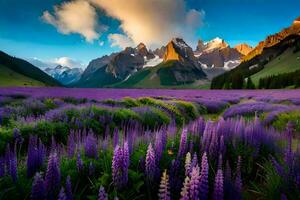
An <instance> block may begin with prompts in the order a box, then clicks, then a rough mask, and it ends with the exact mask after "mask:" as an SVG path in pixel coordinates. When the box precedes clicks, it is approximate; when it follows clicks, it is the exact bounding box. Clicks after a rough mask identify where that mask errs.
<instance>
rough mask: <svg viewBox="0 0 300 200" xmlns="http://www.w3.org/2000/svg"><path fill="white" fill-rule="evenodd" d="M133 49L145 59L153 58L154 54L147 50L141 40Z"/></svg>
mask: <svg viewBox="0 0 300 200" xmlns="http://www.w3.org/2000/svg"><path fill="white" fill-rule="evenodd" d="M135 49H136V53H137V54H139V55H141V56H143V57H144V58H145V59H147V60H150V59H153V58H155V55H154V54H153V53H152V52H151V51H150V50H148V49H147V47H146V45H145V44H144V43H142V42H141V43H140V44H139V45H137V47H136V48H135Z"/></svg>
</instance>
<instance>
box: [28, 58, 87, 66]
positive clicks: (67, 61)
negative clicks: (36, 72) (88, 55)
mask: <svg viewBox="0 0 300 200" xmlns="http://www.w3.org/2000/svg"><path fill="white" fill-rule="evenodd" d="M27 61H28V62H30V63H31V64H33V65H34V66H36V67H39V68H41V69H46V68H55V67H56V66H57V65H62V66H65V67H70V68H84V67H85V65H84V64H82V62H80V61H78V60H74V59H72V58H69V57H60V58H54V59H53V60H41V59H39V58H29V59H27Z"/></svg>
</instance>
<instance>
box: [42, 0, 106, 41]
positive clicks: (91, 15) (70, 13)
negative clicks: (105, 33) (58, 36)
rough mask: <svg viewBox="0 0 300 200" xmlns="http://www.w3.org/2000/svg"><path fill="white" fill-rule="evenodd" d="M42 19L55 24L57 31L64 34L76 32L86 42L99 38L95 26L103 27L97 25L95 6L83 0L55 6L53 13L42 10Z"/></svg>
mask: <svg viewBox="0 0 300 200" xmlns="http://www.w3.org/2000/svg"><path fill="white" fill-rule="evenodd" d="M42 19H43V20H44V21H45V22H46V23H48V24H51V25H53V26H55V27H56V28H57V29H58V31H59V32H61V33H63V34H66V35H68V34H71V33H78V34H80V35H82V36H83V37H84V38H85V40H86V41H88V42H92V41H93V40H95V39H98V38H99V36H100V34H99V33H98V32H97V30H96V29H97V28H100V29H101V28H102V29H103V28H105V27H103V26H102V27H101V26H100V27H99V25H98V21H97V20H98V16H97V13H96V10H95V8H94V7H93V6H91V5H90V3H88V2H87V1H84V0H76V1H70V2H65V3H62V4H61V5H59V6H55V7H54V13H53V14H51V13H50V12H49V11H44V13H43V15H42Z"/></svg>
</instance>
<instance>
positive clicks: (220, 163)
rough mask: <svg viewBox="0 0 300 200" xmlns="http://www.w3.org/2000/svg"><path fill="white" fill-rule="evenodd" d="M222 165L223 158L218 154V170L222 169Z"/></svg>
mask: <svg viewBox="0 0 300 200" xmlns="http://www.w3.org/2000/svg"><path fill="white" fill-rule="evenodd" d="M222 165H223V156H222V154H220V155H219V159H218V169H222Z"/></svg>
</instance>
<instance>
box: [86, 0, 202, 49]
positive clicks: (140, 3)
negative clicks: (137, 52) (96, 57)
mask: <svg viewBox="0 0 300 200" xmlns="http://www.w3.org/2000/svg"><path fill="white" fill-rule="evenodd" d="M89 1H90V2H92V4H93V5H96V6H98V7H99V8H101V9H103V10H104V11H105V12H106V13H107V15H108V16H111V17H113V18H115V19H118V20H119V21H120V22H121V26H120V28H121V29H122V30H123V32H124V33H125V34H126V36H127V38H128V39H129V40H132V41H133V42H134V44H135V45H137V44H138V43H140V42H143V43H145V44H147V45H151V46H159V45H162V44H166V43H167V42H168V41H169V40H170V39H171V38H173V37H184V38H188V40H191V38H193V37H194V36H195V35H194V34H195V30H196V28H198V27H199V26H201V25H202V23H203V17H204V14H205V13H204V12H203V11H197V10H194V9H192V10H188V9H187V8H186V2H185V0H126V1H124V0H109V1H108V0H89ZM113 36H114V37H113V38H112V41H113V45H114V46H115V45H119V46H121V47H122V46H124V45H123V43H124V40H125V42H128V39H126V38H125V37H124V35H123V36H122V35H120V34H118V35H116V34H113ZM118 42H120V44H118ZM129 44H130V43H129Z"/></svg>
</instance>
